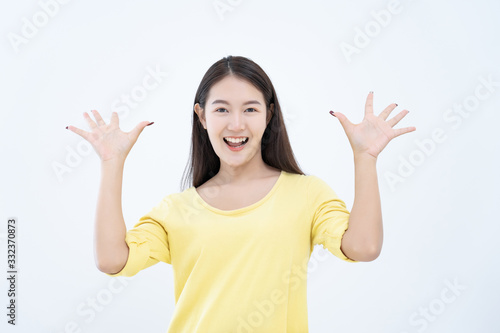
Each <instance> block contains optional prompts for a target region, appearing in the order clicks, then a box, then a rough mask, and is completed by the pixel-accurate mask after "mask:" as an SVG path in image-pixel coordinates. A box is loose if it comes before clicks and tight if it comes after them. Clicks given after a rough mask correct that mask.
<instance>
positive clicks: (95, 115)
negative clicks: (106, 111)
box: [92, 110, 106, 126]
mask: <svg viewBox="0 0 500 333" xmlns="http://www.w3.org/2000/svg"><path fill="white" fill-rule="evenodd" d="M92 114H93V115H94V118H95V119H96V120H97V125H99V126H103V125H106V123H105V122H104V120H102V117H101V115H100V114H99V112H97V110H92Z"/></svg>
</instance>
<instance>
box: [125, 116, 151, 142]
mask: <svg viewBox="0 0 500 333" xmlns="http://www.w3.org/2000/svg"><path fill="white" fill-rule="evenodd" d="M153 124H154V122H149V121H141V122H140V123H139V124H137V126H136V127H135V128H134V129H133V130H132V131H130V133H129V135H130V136H131V138H132V140H133V141H134V142H135V141H137V138H138V137H139V135H140V134H141V133H142V131H143V130H144V128H145V127H146V126H149V125H153Z"/></svg>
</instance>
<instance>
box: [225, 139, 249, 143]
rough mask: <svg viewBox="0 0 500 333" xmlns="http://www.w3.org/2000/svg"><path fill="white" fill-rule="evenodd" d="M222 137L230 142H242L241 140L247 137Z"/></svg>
mask: <svg viewBox="0 0 500 333" xmlns="http://www.w3.org/2000/svg"><path fill="white" fill-rule="evenodd" d="M224 139H226V141H229V142H232V143H239V142H243V141H246V140H248V138H238V139H234V138H224Z"/></svg>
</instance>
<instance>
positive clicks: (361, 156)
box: [353, 152, 377, 164]
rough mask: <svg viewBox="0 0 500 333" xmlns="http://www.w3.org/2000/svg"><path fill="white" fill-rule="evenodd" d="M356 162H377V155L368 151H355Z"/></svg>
mask: <svg viewBox="0 0 500 333" xmlns="http://www.w3.org/2000/svg"><path fill="white" fill-rule="evenodd" d="M353 157H354V162H362V163H375V164H376V163H377V157H375V156H373V155H371V154H368V153H356V152H355V153H354V154H353Z"/></svg>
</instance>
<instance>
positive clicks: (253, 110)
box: [247, 108, 257, 112]
mask: <svg viewBox="0 0 500 333" xmlns="http://www.w3.org/2000/svg"><path fill="white" fill-rule="evenodd" d="M247 110H252V112H255V111H257V110H255V109H254V108H248V109H247Z"/></svg>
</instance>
